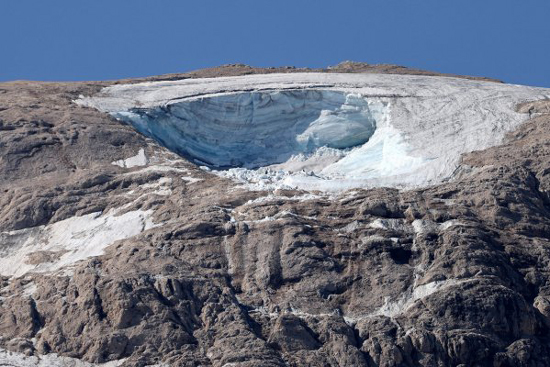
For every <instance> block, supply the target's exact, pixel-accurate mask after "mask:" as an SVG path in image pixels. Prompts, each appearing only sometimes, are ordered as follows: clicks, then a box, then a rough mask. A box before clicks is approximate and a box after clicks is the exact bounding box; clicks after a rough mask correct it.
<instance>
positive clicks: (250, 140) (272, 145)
mask: <svg viewBox="0 0 550 367" xmlns="http://www.w3.org/2000/svg"><path fill="white" fill-rule="evenodd" d="M386 108H387V106H386V103H384V102H380V101H376V102H369V101H368V100H366V99H364V98H362V97H361V96H358V95H354V94H348V93H342V92H337V91H327V90H314V89H308V90H284V91H265V92H264V91H253V92H243V93H230V94H224V95H219V96H213V97H199V98H192V99H190V100H185V101H181V102H178V103H174V104H170V105H167V106H158V107H154V108H143V109H140V108H134V109H131V110H130V111H124V112H118V113H115V116H116V117H118V118H120V119H121V120H124V121H126V122H128V123H130V124H131V125H133V126H134V127H135V128H136V129H137V130H139V131H140V132H141V133H143V134H145V135H147V136H149V137H152V138H154V139H155V140H157V141H159V142H161V143H162V144H163V145H164V146H166V147H167V148H169V149H171V150H173V151H175V152H178V153H179V154H181V155H184V156H187V157H190V158H192V159H194V160H195V161H197V162H199V163H202V164H207V165H210V166H214V167H246V168H257V167H261V166H268V165H271V164H276V163H282V162H285V161H287V160H288V159H289V158H291V157H292V156H294V155H297V154H311V153H314V152H315V151H316V150H317V149H318V148H320V147H329V148H336V149H342V148H349V147H353V146H357V145H361V144H363V143H365V142H366V141H368V140H369V138H370V137H371V136H372V134H373V133H374V131H375V129H376V120H377V118H379V116H381V115H383V114H384V110H385V109H386Z"/></svg>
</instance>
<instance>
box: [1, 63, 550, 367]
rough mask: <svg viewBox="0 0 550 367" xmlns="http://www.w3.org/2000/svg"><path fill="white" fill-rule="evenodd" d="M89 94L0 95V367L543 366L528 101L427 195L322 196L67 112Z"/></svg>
mask: <svg viewBox="0 0 550 367" xmlns="http://www.w3.org/2000/svg"><path fill="white" fill-rule="evenodd" d="M347 65H348V66H346V67H348V69H349V68H352V67H353V68H356V69H357V68H358V71H360V72H365V71H369V70H366V69H365V68H367V67H371V66H364V65H363V66H362V67H359V66H358V65H356V64H347ZM342 67H344V66H340V67H339V68H342ZM371 68H372V67H371ZM243 70H244V71H243ZM270 70H275V71H277V72H281V71H285V72H287V71H288V72H292V71H293V69H285V70H279V69H269V70H267V71H266V70H255V69H252V68H248V67H245V66H240V65H237V66H228V67H225V68H218V69H214V70H207V71H204V72H195V73H192V74H190V75H178V76H170V77H164V78H165V79H182V78H187V77H201V76H209V77H213V76H216V77H217V76H226V75H233V74H243V73H247V74H248V73H255V72H260V73H264V72H270ZM376 70H378V69H376ZM388 70H395V69H393V68H389V69H388V67H384V68H383V71H384V72H386V71H388ZM407 70H409V69H407ZM302 71H303V70H302ZM330 71H333V70H332V69H331V70H330ZM336 71H337V72H342V71H348V70H340V69H338V68H336ZM350 71H355V70H350ZM157 79H158V78H157ZM155 80H156V79H155ZM449 80H450V81H452V80H455V79H449ZM124 83H129V81H126V82H124ZM480 83H483V82H480ZM109 85H113V83H107V82H106V83H100V82H97V83H38V82H13V83H3V84H0V190H2V191H1V192H2V195H1V196H0V231H2V232H1V233H0V255H1V258H0V275H1V276H2V278H1V283H0V287H1V288H0V337H1V344H2V349H1V350H0V361H2V363H5V364H7V365H10V364H11V365H16V366H27V365H55V366H64V365H66V366H72V365H82V366H88V365H90V364H101V363H105V362H108V361H111V362H110V364H109V365H128V366H134V365H137V366H145V365H154V364H156V365H163V364H165V365H174V366H180V365H181V366H199V365H200V366H209V365H212V366H227V367H229V366H285V365H291V366H457V365H461V364H462V365H466V366H487V365H493V366H546V365H550V358H549V357H548V355H550V340H549V337H548V335H549V331H550V329H549V328H550V268H549V263H550V196H549V190H550V169H549V167H550V133H549V131H550V113H549V111H550V102H549V101H548V100H538V101H522V102H521V103H520V102H518V103H517V112H518V113H521V114H523V116H524V119H529V120H528V121H527V122H525V123H523V124H520V125H518V126H519V127H517V126H516V127H514V128H513V129H512V131H511V132H509V133H508V134H507V135H506V138H505V140H504V141H501V142H500V143H499V144H498V145H496V146H492V147H490V148H487V149H483V150H478V151H469V152H464V153H463V154H462V155H461V157H460V161H459V163H458V166H457V167H456V169H455V170H454V172H453V173H452V175H451V176H449V177H446V178H445V179H444V180H442V181H441V182H439V183H437V184H436V185H426V186H423V187H418V188H412V189H411V188H409V189H406V190H404V189H399V188H388V187H375V186H372V185H371V186H369V187H370V188H368V189H365V188H357V187H356V188H353V189H351V190H342V191H338V192H331V193H330V194H328V193H326V192H323V191H313V190H305V189H303V190H302V189H296V188H293V187H292V186H278V187H275V186H269V185H268V186H266V187H265V189H261V187H260V190H258V187H254V188H255V189H254V190H253V189H251V186H250V185H249V183H250V182H248V181H246V184H243V182H236V181H235V180H233V179H230V178H227V177H226V176H224V175H216V174H213V173H212V171H211V170H209V169H206V168H202V169H201V168H200V167H199V165H200V164H199V165H198V164H195V163H196V162H193V161H192V159H191V160H188V159H185V158H182V157H180V156H178V155H176V154H174V153H172V152H170V151H169V150H167V149H166V148H164V147H163V146H161V144H159V142H157V141H154V140H151V139H148V138H146V137H145V136H143V135H141V134H139V133H137V132H136V131H135V130H134V128H133V127H131V126H129V125H126V124H123V123H121V122H119V121H117V120H115V119H114V118H113V117H112V116H110V115H109V114H107V113H105V112H100V111H98V110H96V109H94V108H89V107H82V106H81V105H78V104H76V103H74V102H73V101H74V100H78V99H79V98H81V97H80V96H94V95H99V94H100V93H101V91H102V90H103V89H102V88H104V87H106V86H109ZM497 85H498V84H497ZM541 93H542V92H541ZM543 94H544V93H543ZM472 108H473V107H472ZM435 112H436V111H434V113H435ZM489 115H491V113H490V112H489V113H488V116H489ZM455 116H456V115H455ZM499 126H500V125H499ZM40 363H42V364H40Z"/></svg>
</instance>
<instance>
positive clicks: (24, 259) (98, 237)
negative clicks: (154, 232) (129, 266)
mask: <svg viewBox="0 0 550 367" xmlns="http://www.w3.org/2000/svg"><path fill="white" fill-rule="evenodd" d="M152 213H153V211H152V210H147V211H142V210H136V211H130V212H127V213H124V214H120V215H117V214H116V212H114V211H111V212H109V213H106V214H104V215H101V213H100V212H98V213H91V214H88V215H84V216H80V217H72V218H68V219H65V220H62V221H59V222H56V223H53V224H49V225H45V226H39V227H33V228H26V229H21V230H16V231H11V232H2V233H0V243H2V245H3V246H2V247H1V248H0V275H4V276H16V277H18V276H22V275H24V274H26V273H28V272H52V271H55V270H58V269H60V268H63V267H66V266H70V265H73V264H74V263H76V262H78V261H80V260H83V259H86V258H89V257H93V256H99V255H102V254H103V251H104V249H105V248H106V247H107V246H109V245H111V244H112V243H114V242H115V241H118V240H122V239H126V238H130V237H133V236H135V235H137V234H139V233H141V232H142V231H144V230H147V229H149V228H152V227H153V226H154V224H153V222H152V220H151V215H152ZM40 254H46V255H47V259H46V260H47V261H44V262H40V261H38V262H37V261H31V259H32V257H33V256H37V255H40Z"/></svg>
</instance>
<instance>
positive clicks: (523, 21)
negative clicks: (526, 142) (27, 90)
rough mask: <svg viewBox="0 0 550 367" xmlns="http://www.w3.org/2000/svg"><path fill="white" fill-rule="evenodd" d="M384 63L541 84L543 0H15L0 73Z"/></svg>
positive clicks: (547, 13)
mask: <svg viewBox="0 0 550 367" xmlns="http://www.w3.org/2000/svg"><path fill="white" fill-rule="evenodd" d="M342 60H355V61H365V62H369V63H392V64H399V65H405V66H409V67H416V68H423V69H428V70H434V71H441V72H447V73H457V74H469V75H483V76H489V77H495V78H500V79H503V80H505V81H507V82H510V83H518V84H528V85H537V86H546V87H550V1H548V0H536V1H535V0H523V1H519V0H515V1H514V0H498V1H496V0H482V1H480V0H475V1H473V0H460V1H457V0H454V1H452V0H448V1H447V0H416V1H414V0H399V1H398V0H372V1H370V0H363V1H359V0H357V1H354V0H333V1H325V0H316V1H313V0H311V1H305V0H270V1H264V0H233V1H228V0H200V1H191V0H189V1H186V0H180V1H175V0H149V1H145V0H94V1H77V0H72V1H65V0H48V1H44V0H34V1H31V0H17V1H8V0H5V1H2V2H1V4H0V80H14V79H33V80H103V79H118V78H125V77H138V76H147V75H156V74H164V73H173V72H182V71H188V70H193V69H199V68H203V67H209V66H216V65H221V64H227V63H236V62H239V63H245V64H250V65H254V66H280V65H295V66H310V67H326V66H328V65H334V64H337V63H338V62H340V61H342Z"/></svg>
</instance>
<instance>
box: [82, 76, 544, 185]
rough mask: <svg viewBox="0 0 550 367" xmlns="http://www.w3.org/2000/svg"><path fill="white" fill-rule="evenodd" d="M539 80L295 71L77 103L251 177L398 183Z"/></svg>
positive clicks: (492, 123)
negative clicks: (522, 83) (521, 81)
mask: <svg viewBox="0 0 550 367" xmlns="http://www.w3.org/2000/svg"><path fill="white" fill-rule="evenodd" d="M548 96H550V91H548V90H547V89H542V88H532V87H525V86H517V85H505V84H496V83H491V82H482V81H472V80H465V79H455V78H447V77H425V76H405V75H374V74H320V73H295V74H271V75H250V76H241V77H223V78H214V79H208V78H205V79H194V80H180V81H170V82H149V83H140V84H131V85H116V86H111V87H108V88H105V89H104V90H102V91H101V92H100V93H99V94H97V95H95V96H91V97H81V98H80V99H79V100H77V103H79V104H81V105H85V106H91V107H95V108H98V109H100V110H102V111H106V112H109V113H111V114H112V115H113V116H115V117H117V118H119V119H121V120H123V121H125V122H127V123H130V124H131V125H133V126H134V127H135V128H136V129H137V130H139V131H140V132H142V133H143V134H145V135H147V136H149V137H152V138H154V139H156V140H157V141H159V142H161V143H162V144H163V145H165V146H166V147H168V148H169V149H171V150H173V151H175V152H178V153H179V154H181V155H184V156H187V157H190V158H192V159H194V161H195V162H196V163H197V164H198V165H208V166H210V167H211V168H212V167H213V168H216V170H215V171H214V172H216V173H217V174H220V175H223V176H226V177H230V178H233V179H236V180H238V181H241V182H243V183H245V184H246V185H248V187H250V188H252V189H255V188H257V189H266V188H276V187H284V188H301V189H307V190H321V191H341V190H345V189H349V188H353V187H374V186H391V187H402V188H413V187H421V186H426V185H431V184H437V183H440V182H442V181H443V180H445V179H448V178H449V177H450V176H451V175H452V174H453V172H454V171H455V170H456V168H457V167H458V165H459V162H460V156H461V154H463V153H466V152H471V151H474V150H480V149H485V148H488V147H491V146H494V145H497V144H499V143H500V142H501V141H502V139H503V137H504V135H505V133H506V132H509V131H511V130H513V129H514V128H515V127H517V126H518V125H519V124H520V123H521V122H523V121H525V119H526V118H527V117H528V116H527V115H526V114H521V113H517V112H516V111H515V110H514V106H515V105H516V104H518V103H520V102H523V101H528V100H536V99H542V98H547V97H548Z"/></svg>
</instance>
